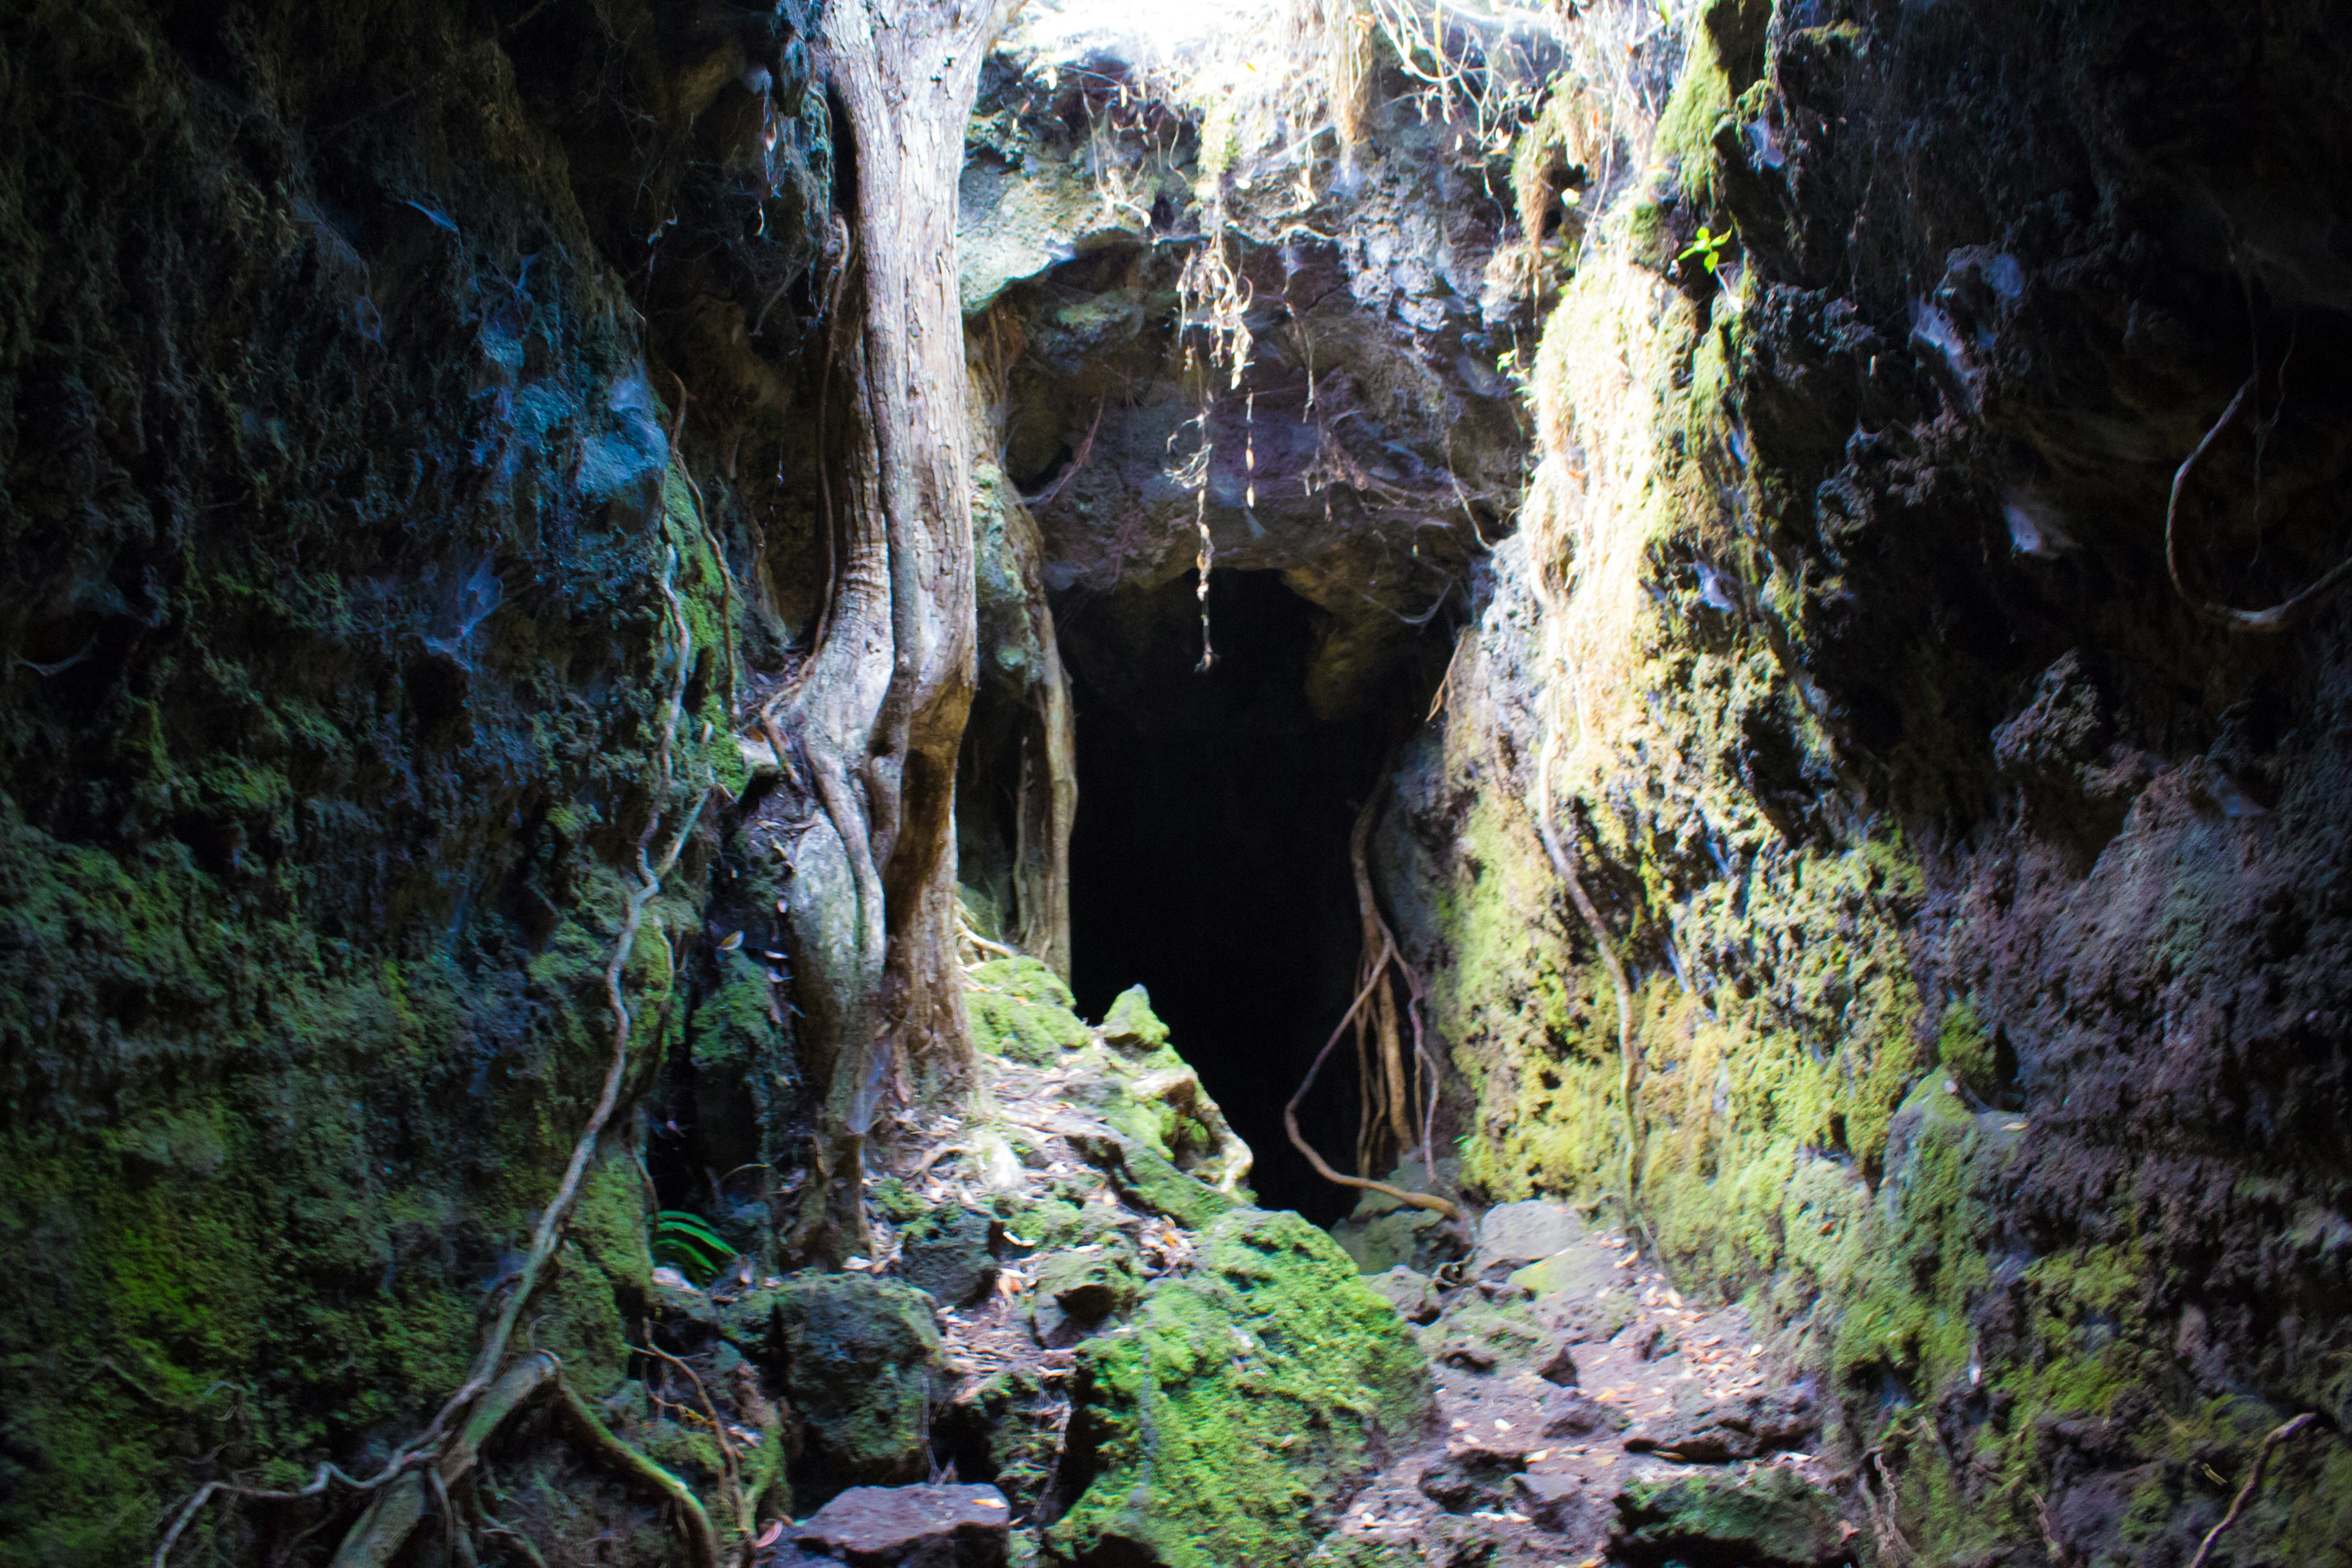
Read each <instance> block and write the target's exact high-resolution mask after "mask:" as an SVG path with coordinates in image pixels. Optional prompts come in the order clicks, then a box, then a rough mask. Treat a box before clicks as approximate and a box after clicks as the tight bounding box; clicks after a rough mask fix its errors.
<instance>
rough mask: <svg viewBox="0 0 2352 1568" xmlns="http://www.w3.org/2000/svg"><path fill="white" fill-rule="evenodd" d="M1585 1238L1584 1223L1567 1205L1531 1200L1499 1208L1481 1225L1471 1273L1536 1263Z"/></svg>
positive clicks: (1491, 1212) (1490, 1213)
mask: <svg viewBox="0 0 2352 1568" xmlns="http://www.w3.org/2000/svg"><path fill="white" fill-rule="evenodd" d="M1583 1238H1584V1220H1583V1218H1582V1216H1580V1215H1578V1213H1577V1212H1576V1211H1575V1210H1574V1209H1572V1208H1570V1207H1569V1206H1568V1205H1566V1204H1555V1203H1546V1202H1545V1201H1543V1200H1542V1199H1540V1198H1530V1199H1528V1201H1526V1202H1525V1203H1516V1204H1502V1205H1497V1206H1496V1207H1494V1208H1491V1209H1488V1210H1487V1211H1486V1215H1485V1217H1483V1218H1482V1219H1480V1220H1479V1222H1478V1249H1477V1252H1476V1253H1475V1255H1474V1256H1475V1262H1474V1263H1473V1265H1472V1272H1474V1273H1478V1274H1483V1273H1485V1272H1486V1270H1487V1269H1489V1268H1493V1267H1494V1266H1496V1264H1509V1265H1511V1266H1513V1267H1517V1266H1520V1265H1524V1264H1528V1263H1534V1262H1537V1261H1539V1260H1540V1259H1543V1258H1549V1257H1551V1256H1552V1255H1553V1254H1554V1253H1556V1252H1562V1251H1565V1250H1566V1249H1567V1248H1569V1247H1571V1246H1573V1245H1575V1244H1576V1243H1577V1242H1579V1241H1580V1240H1582V1239H1583Z"/></svg>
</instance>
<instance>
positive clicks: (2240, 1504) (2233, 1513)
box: [2189, 383, 2319, 1568]
mask: <svg viewBox="0 0 2352 1568" xmlns="http://www.w3.org/2000/svg"><path fill="white" fill-rule="evenodd" d="M2250 384H2251V383H2250ZM2244 395H2245V394H2243V393H2240V394H2239V396H2241V397H2243V396H2244ZM2231 407H2232V408H2233V409H2234V408H2235V407H2236V405H2234V404H2232V405H2231ZM2217 428H2218V426H2217ZM2206 439H2207V440H2209V441H2210V439H2212V437H2210V436H2209V437H2206ZM2200 449H2201V448H2200ZM2318 1420H2319V1417H2318V1416H2316V1415H2313V1414H2312V1413H2311V1412H2310V1411H2308V1410H2306V1411H2305V1412H2304V1413H2303V1414H2302V1415H2298V1416H2296V1417H2295V1418H2294V1420H2292V1421H2287V1422H2284V1423H2282V1424H2281V1425H2279V1426H2273V1427H2272V1428H2271V1430H2270V1431H2269V1432H2268V1433H2267V1434H2266V1435H2265V1436H2263V1441H2262V1446H2261V1447H2258V1448H2256V1449H2255V1450H2254V1462H2253V1463H2252V1465H2249V1466H2248V1467H2246V1479H2245V1480H2244V1481H2243V1482H2242V1483H2241V1484H2240V1486H2239V1488H2238V1495H2237V1496H2236V1497H2234V1498H2232V1499H2231V1500H2230V1511H2229V1512H2227V1513H2225V1514H2223V1515H2222V1516H2221V1523H2219V1524H2217V1525H2215V1526H2214V1527H2213V1528H2212V1529H2210V1530H2209V1531H2206V1532H2205V1539H2204V1540H2203V1541H2202V1542H2200V1543H2199V1545H2198V1548H2197V1555H2196V1556H2194V1557H2191V1558H2190V1559H2189V1568H2205V1560H2206V1559H2207V1558H2208V1557H2210V1556H2211V1555H2212V1554H2213V1543H2214V1542H2217V1541H2219V1540H2221V1535H2222V1532H2223V1531H2227V1530H2228V1529H2229V1528H2230V1527H2231V1525H2233V1524H2235V1523H2237V1522H2238V1516H2239V1515H2240V1514H2241V1513H2243V1512H2244V1511H2245V1508H2246V1504H2248V1503H2250V1502H2252V1500H2253V1498H2254V1492H2255V1490H2256V1489H2258V1488H2259V1487H2261V1485H2262V1484H2263V1466H2264V1465H2265V1464H2267V1463H2269V1461H2270V1457H2271V1450H2272V1449H2273V1448H2275V1447H2278V1446H2279V1445H2280V1444H2281V1443H2284V1442H2285V1441H2286V1440H2287V1439H2288V1438H2290V1437H2293V1436H2298V1435H2299V1434H2301V1433H2304V1432H2307V1431H2309V1430H2310V1429H2311V1428H2312V1427H2313V1426H2315V1425H2316V1424H2317V1423H2318Z"/></svg>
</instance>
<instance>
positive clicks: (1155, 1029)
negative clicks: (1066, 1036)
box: [1102, 985, 1168, 1056]
mask: <svg viewBox="0 0 2352 1568" xmlns="http://www.w3.org/2000/svg"><path fill="white" fill-rule="evenodd" d="M1102 1036H1103V1043H1104V1044H1105V1045H1107V1046H1110V1047H1114V1048H1115V1049H1118V1050H1120V1051H1124V1052H1126V1053H1127V1054H1129V1055H1130V1056H1150V1055H1151V1054H1153V1053H1154V1052H1156V1051H1158V1050H1159V1049H1160V1047H1162V1046H1165V1045H1166V1044H1167V1043H1168V1026H1167V1025H1165V1024H1163V1023H1161V1022H1160V1015H1158V1014H1157V1013H1154V1012H1153V1011H1152V1010H1151V994H1150V992H1148V991H1146V990H1145V989H1144V988H1143V987H1142V986H1140V985H1130V986H1129V987H1128V988H1127V989H1126V990H1124V991H1122V992H1120V993H1119V994H1118V997H1117V998H1116V999H1115V1000H1113V1001H1112V1003H1111V1005H1110V1011H1109V1012H1108V1013H1105V1014H1104V1015H1103V1021H1102Z"/></svg>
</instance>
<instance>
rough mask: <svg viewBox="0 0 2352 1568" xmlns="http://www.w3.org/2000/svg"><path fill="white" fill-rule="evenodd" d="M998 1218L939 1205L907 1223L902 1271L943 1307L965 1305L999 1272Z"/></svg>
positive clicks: (986, 1287)
mask: <svg viewBox="0 0 2352 1568" xmlns="http://www.w3.org/2000/svg"><path fill="white" fill-rule="evenodd" d="M995 1232H996V1222H995V1221H993V1220H992V1219H990V1218H989V1217H988V1216H987V1215H984V1214H981V1213H979V1212H977V1211H976V1210H973V1209H968V1208H963V1207H961V1206H960V1205H944V1206H942V1207H940V1208H935V1209H933V1210H931V1211H930V1212H929V1213H928V1214H926V1215H923V1216H922V1217H921V1218H920V1219H918V1220H917V1221H915V1223H914V1224H912V1225H910V1226H908V1227H907V1231H906V1235H905V1236H904V1237H902V1238H901V1240H902V1245H903V1247H904V1248H905V1254H906V1261H905V1262H904V1263H903V1264H902V1265H901V1266H900V1268H899V1273H900V1274H901V1275H902V1276H904V1278H905V1279H906V1281H907V1283H908V1284H909V1285H912V1286H914V1287H915V1288H916V1289H919V1290H923V1291H927V1292H929V1294H930V1296H931V1298H932V1299H933V1300H937V1301H938V1302H939V1303H940V1305H941V1306H943V1307H961V1306H963V1305H964V1304H965V1303H967V1302H969V1301H971V1300H974V1299H976V1298H977V1297H978V1296H979V1295H980V1294H981V1292H982V1291H983V1290H985V1289H988V1286H989V1282H990V1281H991V1280H992V1279H994V1278H995V1275H996V1258H995V1254H994V1250H993V1248H992V1243H993V1241H994V1240H995Z"/></svg>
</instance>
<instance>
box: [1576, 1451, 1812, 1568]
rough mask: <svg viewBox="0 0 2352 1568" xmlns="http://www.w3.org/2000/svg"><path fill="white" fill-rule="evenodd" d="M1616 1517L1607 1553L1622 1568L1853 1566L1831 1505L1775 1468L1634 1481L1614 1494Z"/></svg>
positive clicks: (1791, 1474) (1798, 1479) (1796, 1478)
mask: <svg viewBox="0 0 2352 1568" xmlns="http://www.w3.org/2000/svg"><path fill="white" fill-rule="evenodd" d="M1617 1513H1618V1522H1617V1525H1616V1527H1615V1529H1614V1530H1613V1531H1612V1534H1611V1537H1610V1550H1611V1552H1612V1555H1613V1556H1616V1557H1619V1558H1622V1559H1623V1560H1624V1561H1626V1562H1628V1563H1671V1562H1676V1561H1683V1562H1690V1563H1745V1564H1749V1565H1751V1568H1830V1565H1832V1564H1835V1563H1851V1562H1853V1553H1851V1552H1848V1551H1847V1550H1846V1549H1845V1545H1844V1541H1843V1532H1842V1531H1840V1530H1839V1528H1838V1526H1839V1519H1838V1510H1837V1504H1836V1503H1835V1502H1834V1501H1833V1500H1832V1499H1831V1498H1830V1495H1829V1494H1828V1493H1827V1492H1825V1491H1822V1489H1820V1488H1818V1487H1815V1486H1813V1485H1811V1483H1809V1482H1807V1481H1805V1480H1804V1479H1801V1477H1799V1476H1798V1475H1797V1474H1796V1472H1794V1471H1793V1470H1789V1469H1785V1468H1781V1467H1780V1466H1777V1465H1775V1466H1767V1467H1765V1468H1761V1469H1759V1470H1755V1471H1752V1472H1750V1473H1748V1474H1746V1475H1740V1474H1736V1473H1724V1472H1712V1473H1708V1474H1704V1475H1696V1476H1677V1477H1675V1478H1673V1479H1664V1480H1641V1481H1634V1482H1632V1483H1631V1484H1629V1485H1627V1486H1626V1487H1625V1488H1624V1489H1623V1490H1622V1491H1620V1492H1619V1493H1618V1494H1617Z"/></svg>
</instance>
